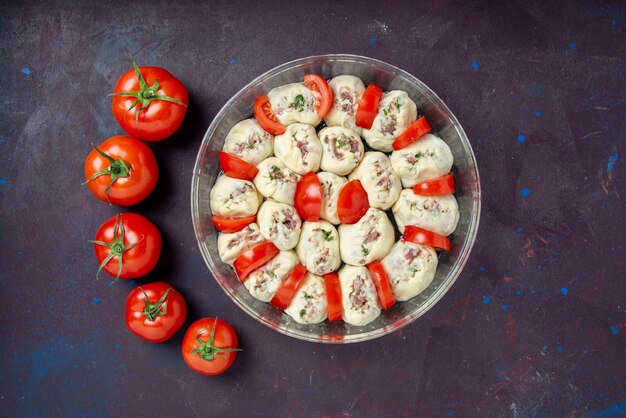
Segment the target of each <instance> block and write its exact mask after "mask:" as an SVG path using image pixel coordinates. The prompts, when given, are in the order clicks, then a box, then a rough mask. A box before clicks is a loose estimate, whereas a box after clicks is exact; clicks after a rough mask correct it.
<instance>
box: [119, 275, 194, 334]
mask: <svg viewBox="0 0 626 418" xmlns="http://www.w3.org/2000/svg"><path fill="white" fill-rule="evenodd" d="M185 319H187V304H186V303H185V298H183V296H182V295H181V294H180V293H178V291H176V290H175V289H174V288H173V287H172V286H170V285H169V284H167V283H164V282H156V283H149V284H146V285H143V286H139V287H136V288H134V289H133V290H132V291H131V292H130V294H129V295H128V298H126V326H127V327H128V329H129V330H130V331H131V332H132V333H133V334H135V335H137V336H139V337H141V338H143V339H144V340H146V341H150V342H153V343H160V342H163V341H166V340H169V339H170V338H171V337H172V336H173V335H174V334H176V332H177V331H178V330H179V329H180V327H182V326H183V324H184V323H185Z"/></svg>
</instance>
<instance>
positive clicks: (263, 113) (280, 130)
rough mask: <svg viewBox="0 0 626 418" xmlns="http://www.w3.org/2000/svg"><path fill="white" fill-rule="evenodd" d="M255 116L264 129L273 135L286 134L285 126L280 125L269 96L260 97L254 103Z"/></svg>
mask: <svg viewBox="0 0 626 418" xmlns="http://www.w3.org/2000/svg"><path fill="white" fill-rule="evenodd" d="M254 116H255V117H256V120H257V122H259V125H261V127H262V128H263V129H265V130H266V131H267V132H269V133H271V134H272V135H280V134H284V133H285V129H286V128H285V125H283V124H282V123H280V121H279V120H278V118H277V117H276V115H275V114H274V111H273V110H272V104H271V103H270V99H269V98H268V97H267V95H265V94H264V95H263V96H259V97H257V98H256V100H255V101H254Z"/></svg>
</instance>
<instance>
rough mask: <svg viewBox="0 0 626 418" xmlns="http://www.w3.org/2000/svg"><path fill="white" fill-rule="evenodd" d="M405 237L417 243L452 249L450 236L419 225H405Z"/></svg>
mask: <svg viewBox="0 0 626 418" xmlns="http://www.w3.org/2000/svg"><path fill="white" fill-rule="evenodd" d="M404 239H405V240H406V241H409V242H412V243H415V244H424V245H430V246H431V247H435V248H440V249H442V250H446V251H450V240H449V239H448V238H446V237H444V236H443V235H439V234H436V233H434V232H432V231H429V230H427V229H424V228H420V227H419V226H415V225H407V226H405V227H404Z"/></svg>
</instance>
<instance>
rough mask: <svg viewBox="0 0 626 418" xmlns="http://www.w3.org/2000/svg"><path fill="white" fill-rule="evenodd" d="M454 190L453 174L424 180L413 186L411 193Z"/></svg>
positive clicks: (436, 192)
mask: <svg viewBox="0 0 626 418" xmlns="http://www.w3.org/2000/svg"><path fill="white" fill-rule="evenodd" d="M454 191H455V189H454V174H448V175H445V176H443V177H439V178H436V179H432V180H426V181H423V182H421V183H417V184H416V185H415V186H413V193H415V194H419V195H423V196H435V195H442V194H450V193H454Z"/></svg>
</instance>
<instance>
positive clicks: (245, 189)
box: [224, 184, 252, 209]
mask: <svg viewBox="0 0 626 418" xmlns="http://www.w3.org/2000/svg"><path fill="white" fill-rule="evenodd" d="M251 191H252V186H251V185H249V184H244V185H243V186H241V187H238V188H236V189H235V190H234V191H233V192H232V193H231V194H229V195H228V197H227V198H226V199H224V206H225V207H226V208H227V209H230V208H231V206H233V205H238V204H240V203H242V202H243V201H244V200H246V194H247V193H250V192H251Z"/></svg>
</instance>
